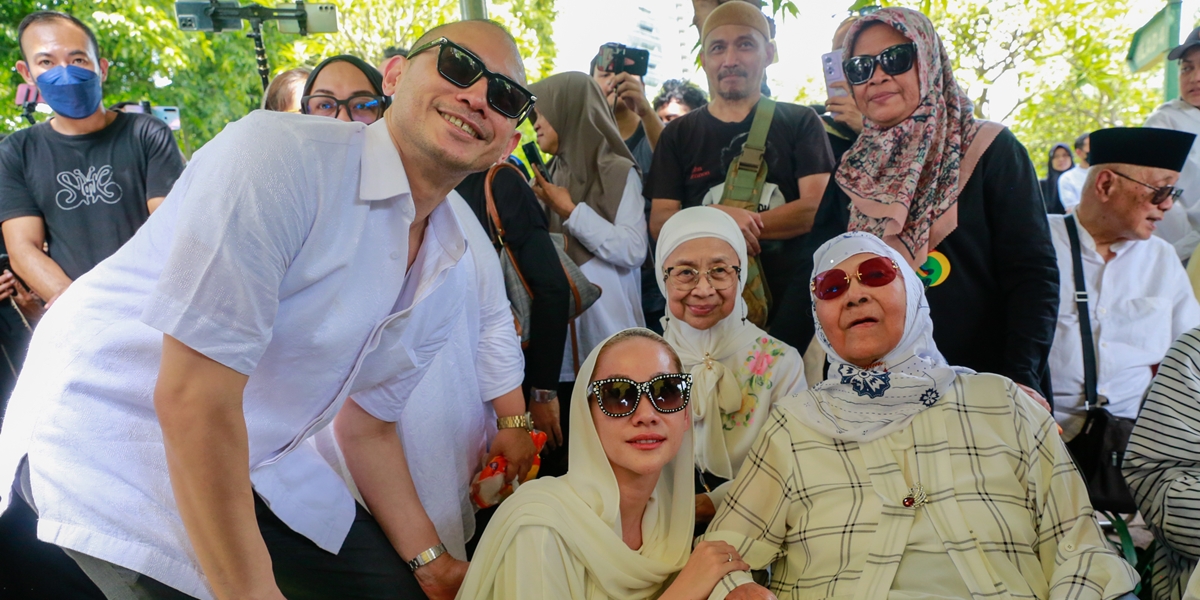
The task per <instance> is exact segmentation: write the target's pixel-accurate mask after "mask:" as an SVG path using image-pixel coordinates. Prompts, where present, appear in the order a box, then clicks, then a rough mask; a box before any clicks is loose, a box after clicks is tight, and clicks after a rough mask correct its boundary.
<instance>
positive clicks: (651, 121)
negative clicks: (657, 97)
mask: <svg viewBox="0 0 1200 600" xmlns="http://www.w3.org/2000/svg"><path fill="white" fill-rule="evenodd" d="M663 127H665V125H663V122H662V119H659V118H658V113H656V112H654V111H653V110H651V111H650V112H648V113H646V116H645V117H642V128H643V129H645V130H646V141H648V142H650V149H651V150H653V149H655V148H657V147H658V136H660V135H662V130H663Z"/></svg>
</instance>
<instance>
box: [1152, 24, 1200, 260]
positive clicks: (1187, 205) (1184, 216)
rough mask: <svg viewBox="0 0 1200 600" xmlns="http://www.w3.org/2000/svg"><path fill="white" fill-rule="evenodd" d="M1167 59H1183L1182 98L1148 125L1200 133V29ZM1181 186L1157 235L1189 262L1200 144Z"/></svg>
mask: <svg viewBox="0 0 1200 600" xmlns="http://www.w3.org/2000/svg"><path fill="white" fill-rule="evenodd" d="M1167 58H1168V59H1169V60H1177V61H1179V97H1178V98H1175V99H1174V100H1171V101H1169V102H1167V103H1165V104H1163V105H1162V106H1159V107H1158V108H1156V109H1154V112H1153V113H1151V114H1150V117H1149V118H1148V119H1146V127H1158V128H1161V129H1174V130H1176V131H1186V132H1188V133H1192V134H1200V108H1197V107H1198V106H1200V28H1197V29H1194V30H1192V32H1191V33H1190V34H1188V36H1187V39H1185V40H1184V41H1183V43H1182V44H1180V45H1179V46H1177V47H1175V48H1173V49H1172V50H1171V52H1170V54H1168V55H1167ZM1177 187H1180V188H1182V189H1183V190H1184V194H1183V196H1181V197H1180V198H1179V206H1177V207H1176V208H1175V210H1173V211H1171V212H1169V213H1167V215H1166V217H1165V218H1164V219H1163V222H1162V223H1161V224H1160V225H1159V227H1158V231H1155V232H1154V235H1157V236H1158V237H1160V238H1162V239H1164V240H1167V241H1168V242H1170V243H1171V245H1172V246H1175V253H1176V255H1177V256H1178V257H1179V260H1182V261H1187V260H1188V259H1189V258H1191V256H1192V252H1194V251H1195V249H1196V246H1197V245H1200V144H1197V145H1195V146H1192V151H1191V152H1190V153H1189V154H1188V159H1187V164H1185V165H1184V167H1183V171H1182V172H1180V173H1179V182H1178V183H1177Z"/></svg>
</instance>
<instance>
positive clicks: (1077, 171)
mask: <svg viewBox="0 0 1200 600" xmlns="http://www.w3.org/2000/svg"><path fill="white" fill-rule="evenodd" d="M1087 176H1088V170H1087V169H1086V168H1084V167H1081V166H1079V165H1075V166H1074V167H1071V168H1070V169H1067V171H1066V172H1065V173H1063V174H1062V175H1059V176H1058V199H1059V200H1060V201H1062V205H1063V208H1064V209H1066V210H1067V212H1071V211H1073V210H1075V207H1076V206H1079V197H1080V196H1081V195H1082V194H1083V184H1084V183H1085V182H1086V181H1087Z"/></svg>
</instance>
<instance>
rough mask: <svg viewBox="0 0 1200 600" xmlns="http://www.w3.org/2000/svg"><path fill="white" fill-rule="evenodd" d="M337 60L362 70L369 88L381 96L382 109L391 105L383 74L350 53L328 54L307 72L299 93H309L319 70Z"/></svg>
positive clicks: (304, 94)
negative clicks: (369, 84) (302, 89)
mask: <svg viewBox="0 0 1200 600" xmlns="http://www.w3.org/2000/svg"><path fill="white" fill-rule="evenodd" d="M339 61H340V62H348V63H350V64H352V65H354V66H355V67H357V68H358V70H359V71H362V74H363V75H366V76H367V81H369V82H371V89H372V90H374V91H375V94H376V95H379V96H383V108H384V110H387V107H389V106H391V105H392V98H391V96H388V95H387V94H384V93H383V75H382V74H380V73H379V69H376V68H375V67H372V66H371V65H369V64H367V62H366V61H365V60H363V59H361V58H359V57H357V56H354V55H352V54H339V55H337V56H330V57H329V58H327V59H325V60H323V61H321V64H319V65H317V66H316V68H314V69H313V70H312V73H309V74H308V80H307V81H305V82H304V93H303V94H301V95H302V96H307V95H309V94H311V93H312V89H313V84H314V83H316V81H317V75H320V74H321V70H322V69H324V68H325V66H326V65H328V64H329V63H334V62H339ZM301 110H303V107H301Z"/></svg>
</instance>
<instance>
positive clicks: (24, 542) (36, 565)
mask: <svg viewBox="0 0 1200 600" xmlns="http://www.w3.org/2000/svg"><path fill="white" fill-rule="evenodd" d="M0 598H3V599H5V600H25V599H26V598H28V599H29V600H33V599H35V598H36V599H39V600H41V599H47V600H48V599H50V598H70V599H71V600H75V599H76V598H78V599H81V600H104V594H102V593H100V589H99V588H97V587H96V584H94V583H92V580H90V579H88V577H87V575H85V574H84V573H83V571H82V570H80V568H79V565H77V564H75V561H74V560H71V557H69V556H67V554H66V553H65V552H63V550H62V548H59V547H58V546H55V545H54V544H47V543H46V542H43V541H41V540H39V539H37V514H36V513H34V512H33V509H32V508H30V507H29V505H28V504H26V503H25V500H23V499H22V498H21V494H20V493H19V486H18V485H17V484H14V485H13V486H12V505H11V506H9V508H8V510H7V511H5V512H4V514H2V515H0Z"/></svg>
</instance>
